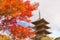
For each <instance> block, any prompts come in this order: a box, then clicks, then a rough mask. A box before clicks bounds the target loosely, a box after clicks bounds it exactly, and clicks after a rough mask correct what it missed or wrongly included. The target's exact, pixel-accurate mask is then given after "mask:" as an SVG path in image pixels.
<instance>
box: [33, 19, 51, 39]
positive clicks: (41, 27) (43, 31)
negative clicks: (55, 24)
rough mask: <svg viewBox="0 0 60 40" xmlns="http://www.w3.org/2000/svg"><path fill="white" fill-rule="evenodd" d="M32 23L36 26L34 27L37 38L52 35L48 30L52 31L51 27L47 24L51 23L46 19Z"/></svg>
mask: <svg viewBox="0 0 60 40" xmlns="http://www.w3.org/2000/svg"><path fill="white" fill-rule="evenodd" d="M32 23H33V24H34V25H35V27H33V29H34V30H35V34H36V37H35V38H40V37H44V36H47V35H48V34H50V33H51V32H49V31H47V29H50V27H48V26H47V24H49V23H48V22H47V21H46V20H45V19H44V18H42V19H39V20H37V21H35V22H32ZM36 40H39V39H36Z"/></svg>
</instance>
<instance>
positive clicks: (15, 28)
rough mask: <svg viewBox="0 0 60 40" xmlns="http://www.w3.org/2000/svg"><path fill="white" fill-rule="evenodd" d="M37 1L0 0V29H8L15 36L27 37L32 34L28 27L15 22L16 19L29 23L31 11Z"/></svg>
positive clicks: (36, 4) (36, 5) (35, 6)
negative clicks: (33, 2)
mask: <svg viewBox="0 0 60 40" xmlns="http://www.w3.org/2000/svg"><path fill="white" fill-rule="evenodd" d="M38 5H39V3H35V4H33V5H32V4H31V3H30V0H26V1H24V0H0V29H1V30H4V31H6V30H8V31H9V32H10V35H12V36H14V37H17V38H20V39H22V38H27V37H31V36H33V35H34V32H31V31H30V29H29V28H28V27H29V26H28V27H24V26H23V25H19V24H17V23H18V22H17V20H19V21H25V22H28V23H30V22H31V20H30V19H29V18H30V17H32V16H33V15H32V11H34V10H36V9H37V7H38Z"/></svg>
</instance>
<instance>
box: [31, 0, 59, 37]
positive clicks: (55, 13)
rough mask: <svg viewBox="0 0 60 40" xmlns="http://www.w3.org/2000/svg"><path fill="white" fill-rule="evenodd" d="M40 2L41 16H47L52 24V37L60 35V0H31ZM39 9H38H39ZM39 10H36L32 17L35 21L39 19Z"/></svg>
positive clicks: (50, 25)
mask: <svg viewBox="0 0 60 40" xmlns="http://www.w3.org/2000/svg"><path fill="white" fill-rule="evenodd" d="M31 1H32V2H39V3H40V7H39V9H40V13H41V18H45V19H46V20H47V21H48V22H49V23H50V24H49V27H51V29H50V31H51V32H52V34H51V35H50V36H52V37H58V36H60V0H31ZM39 9H38V10H39ZM38 10H36V11H35V12H34V16H33V17H32V18H31V19H32V20H33V21H35V20H37V19H38Z"/></svg>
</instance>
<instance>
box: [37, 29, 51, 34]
mask: <svg viewBox="0 0 60 40" xmlns="http://www.w3.org/2000/svg"><path fill="white" fill-rule="evenodd" d="M36 34H51V32H48V31H47V30H42V31H37V32H36Z"/></svg>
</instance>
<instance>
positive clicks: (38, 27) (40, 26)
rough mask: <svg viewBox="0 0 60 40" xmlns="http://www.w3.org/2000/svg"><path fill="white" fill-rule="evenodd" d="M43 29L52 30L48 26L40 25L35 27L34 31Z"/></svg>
mask: <svg viewBox="0 0 60 40" xmlns="http://www.w3.org/2000/svg"><path fill="white" fill-rule="evenodd" d="M41 28H46V29H50V27H48V26H47V25H44V24H39V25H36V26H34V27H33V29H41Z"/></svg>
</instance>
